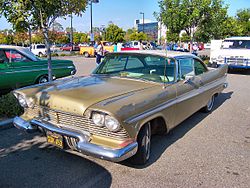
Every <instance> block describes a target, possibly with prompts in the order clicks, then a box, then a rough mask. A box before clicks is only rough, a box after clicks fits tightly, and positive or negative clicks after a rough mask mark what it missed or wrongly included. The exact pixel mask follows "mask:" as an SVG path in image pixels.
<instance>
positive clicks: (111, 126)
mask: <svg viewBox="0 0 250 188" xmlns="http://www.w3.org/2000/svg"><path fill="white" fill-rule="evenodd" d="M105 126H106V127H107V128H108V130H110V131H112V132H116V131H118V130H119V129H120V123H119V122H118V121H117V119H115V118H114V117H112V116H109V115H106V116H105Z"/></svg>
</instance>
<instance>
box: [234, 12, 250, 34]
mask: <svg viewBox="0 0 250 188" xmlns="http://www.w3.org/2000/svg"><path fill="white" fill-rule="evenodd" d="M236 19H237V20H238V23H239V24H240V25H241V26H242V28H243V31H242V35H243V36H250V8H247V9H240V10H238V11H237V15H236Z"/></svg>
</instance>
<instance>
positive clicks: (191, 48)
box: [189, 27, 193, 53]
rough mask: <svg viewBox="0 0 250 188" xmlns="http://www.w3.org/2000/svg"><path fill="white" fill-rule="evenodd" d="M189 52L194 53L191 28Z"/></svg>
mask: <svg viewBox="0 0 250 188" xmlns="http://www.w3.org/2000/svg"><path fill="white" fill-rule="evenodd" d="M189 51H190V52H191V53H192V52H193V31H192V27H191V28H190V49H189Z"/></svg>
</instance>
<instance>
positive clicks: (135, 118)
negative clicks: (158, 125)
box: [124, 77, 226, 124]
mask: <svg viewBox="0 0 250 188" xmlns="http://www.w3.org/2000/svg"><path fill="white" fill-rule="evenodd" d="M225 82H226V81H225V77H222V78H219V79H217V80H215V81H213V82H212V83H208V84H206V85H203V86H202V87H200V88H198V89H194V90H192V91H190V92H188V93H185V94H183V95H181V96H178V97H176V98H174V99H171V100H169V101H167V102H164V103H163V104H161V105H159V106H156V107H154V108H151V109H149V110H147V111H145V112H143V113H141V114H138V115H136V116H132V117H131V118H128V119H126V120H125V121H124V122H125V123H128V124H130V123H135V122H137V121H139V120H141V119H144V118H146V117H148V116H150V115H153V114H155V113H157V112H160V111H162V110H164V109H165V108H168V107H170V106H172V105H175V104H178V103H180V102H183V101H185V100H188V99H190V98H192V97H195V96H197V95H199V94H200V93H203V92H205V91H208V90H210V89H212V88H215V87H218V86H219V85H223V86H224V84H225Z"/></svg>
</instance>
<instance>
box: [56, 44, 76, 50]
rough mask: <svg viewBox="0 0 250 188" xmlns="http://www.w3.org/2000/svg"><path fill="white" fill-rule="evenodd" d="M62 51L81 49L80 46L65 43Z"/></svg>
mask: <svg viewBox="0 0 250 188" xmlns="http://www.w3.org/2000/svg"><path fill="white" fill-rule="evenodd" d="M60 50H62V51H80V47H79V46H76V45H72V44H65V45H63V47H61V48H60Z"/></svg>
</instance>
